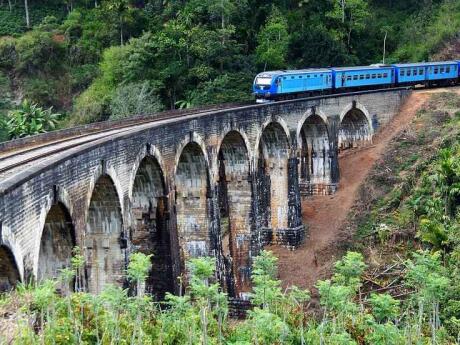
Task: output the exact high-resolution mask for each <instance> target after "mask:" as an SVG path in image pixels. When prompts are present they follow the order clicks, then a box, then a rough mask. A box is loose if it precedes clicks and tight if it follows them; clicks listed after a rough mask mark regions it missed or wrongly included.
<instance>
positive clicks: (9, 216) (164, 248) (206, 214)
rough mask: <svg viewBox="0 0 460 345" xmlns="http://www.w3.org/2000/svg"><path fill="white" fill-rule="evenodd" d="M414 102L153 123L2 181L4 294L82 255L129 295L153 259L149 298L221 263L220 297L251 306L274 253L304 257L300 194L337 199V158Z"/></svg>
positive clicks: (365, 98) (282, 106)
mask: <svg viewBox="0 0 460 345" xmlns="http://www.w3.org/2000/svg"><path fill="white" fill-rule="evenodd" d="M408 93H409V91H407V90H403V89H397V90H394V89H393V90H383V91H370V92H369V91H367V92H358V93H353V94H347V95H334V96H326V97H317V98H309V99H301V100H293V101H285V102H279V103H272V104H264V105H252V106H245V107H240V108H235V109H230V110H220V111H208V112H202V113H198V114H192V115H188V116H184V117H181V118H175V119H166V120H160V121H155V122H148V123H143V124H139V125H138V126H133V127H130V128H129V130H123V131H115V130H114V133H113V134H112V135H109V136H104V137H100V138H99V137H97V136H96V137H95V138H94V140H92V141H88V142H84V143H81V144H79V145H73V146H71V147H69V148H68V149H65V150H62V151H60V152H59V153H56V154H50V155H48V156H47V157H46V158H41V159H38V160H37V161H33V162H32V163H28V164H24V165H20V166H18V167H16V168H15V169H13V170H11V171H8V172H6V173H3V174H2V173H0V289H3V290H5V289H8V288H11V287H12V286H14V284H15V283H16V282H17V281H25V280H31V279H36V280H41V279H44V278H49V277H55V276H56V275H57V274H58V272H59V270H60V269H61V268H63V267H66V266H68V265H69V263H70V258H71V255H72V248H73V247H74V246H75V245H78V246H79V247H80V248H81V249H82V253H83V255H84V256H85V259H86V264H85V269H84V285H85V289H87V290H88V291H90V292H94V293H97V292H100V291H101V290H102V289H103V288H104V286H105V285H107V284H116V285H120V286H123V285H124V284H126V280H125V276H124V270H125V268H126V265H127V261H128V257H129V254H130V253H132V252H135V251H141V252H144V253H149V254H150V253H153V254H154V256H153V258H152V264H153V268H152V270H151V272H150V275H149V277H148V279H147V282H146V288H147V291H149V292H151V293H154V294H155V295H156V296H159V298H161V297H162V296H163V295H164V293H165V292H167V291H171V292H174V291H177V289H178V280H177V279H176V277H178V276H180V275H181V274H183V273H184V271H185V268H184V262H185V261H186V260H187V258H190V257H196V256H203V255H212V256H214V257H216V260H217V275H218V279H220V281H221V283H222V286H223V288H224V289H226V291H228V293H229V295H230V296H233V297H235V298H243V299H244V298H245V296H246V294H247V293H248V292H249V291H250V287H251V286H250V285H251V284H250V265H251V258H252V257H253V256H254V255H256V254H257V253H258V251H259V250H260V249H261V248H262V247H263V246H264V245H266V244H268V243H276V244H279V245H284V246H289V247H290V248H292V249H295V248H296V247H297V246H299V245H300V244H301V243H302V241H304V239H305V238H306V227H307V226H308V219H307V220H305V221H304V222H303V221H302V218H301V193H305V194H329V193H333V192H334V191H335V189H336V188H337V187H338V185H339V181H340V171H339V165H338V155H339V152H340V151H341V150H344V149H349V148H354V147H358V146H362V145H367V144H369V143H371V141H372V136H373V134H374V133H375V132H376V131H377V130H378V128H379V127H380V126H383V125H385V124H386V123H387V122H389V121H390V120H391V118H392V116H393V115H394V114H396V113H397V112H398V110H399V108H400V106H401V104H402V102H403V100H404V98H405V96H406V95H407V94H408ZM56 133H57V134H56ZM56 133H54V134H51V133H49V134H48V135H49V136H51V135H53V136H59V132H56ZM43 137H46V135H45V136H38V137H36V138H32V139H25V140H26V141H25V143H26V144H27V140H29V141H30V145H37V142H39V141H40V140H41V139H40V138H43ZM13 144H14V143H13ZM7 145H8V144H6V146H5V144H4V146H3V147H2V150H4V151H5V148H6V147H7ZM9 145H11V144H9ZM56 145H60V144H59V143H56ZM3 161H4V164H6V163H5V162H7V161H8V160H7V159H6V158H4V159H3ZM0 163H1V156H0ZM0 165H1V164H0ZM331 216H333V210H331Z"/></svg>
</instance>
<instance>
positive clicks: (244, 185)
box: [217, 131, 252, 298]
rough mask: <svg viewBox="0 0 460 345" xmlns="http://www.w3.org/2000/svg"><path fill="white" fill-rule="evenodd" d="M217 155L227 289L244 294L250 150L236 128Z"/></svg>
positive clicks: (248, 245)
mask: <svg viewBox="0 0 460 345" xmlns="http://www.w3.org/2000/svg"><path fill="white" fill-rule="evenodd" d="M217 157H218V164H217V165H218V179H217V181H218V182H217V191H218V193H217V194H218V202H219V212H220V225H221V238H222V248H223V254H224V260H225V264H226V270H227V271H228V273H227V275H226V276H227V282H228V284H227V285H228V293H229V295H230V296H232V297H239V298H245V297H247V295H248V293H249V292H250V291H251V278H250V267H251V259H250V248H251V208H252V185H251V182H250V179H249V172H250V158H249V152H248V147H247V145H246V142H245V140H244V138H243V136H242V135H241V134H240V133H239V132H238V131H229V132H228V133H227V134H226V135H225V136H224V138H223V140H222V142H221V145H220V146H219V150H218V156H217Z"/></svg>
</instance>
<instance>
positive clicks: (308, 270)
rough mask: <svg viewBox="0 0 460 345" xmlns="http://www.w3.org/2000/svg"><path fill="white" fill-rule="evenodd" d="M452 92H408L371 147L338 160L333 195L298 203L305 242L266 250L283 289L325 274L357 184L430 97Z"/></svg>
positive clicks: (309, 285) (310, 282) (306, 284)
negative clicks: (305, 230) (291, 247)
mask: <svg viewBox="0 0 460 345" xmlns="http://www.w3.org/2000/svg"><path fill="white" fill-rule="evenodd" d="M454 90H455V92H457V93H460V89H459V88H455V89H452V88H449V89H447V90H444V89H436V90H428V91H416V92H414V93H412V95H411V96H410V97H409V98H408V100H407V101H406V103H405V104H404V105H403V107H402V108H401V111H400V112H399V114H398V115H397V116H395V117H394V118H393V119H392V121H391V122H390V123H389V124H388V125H387V126H386V127H385V128H383V129H382V131H381V132H379V133H377V134H376V135H375V136H374V140H373V145H372V146H370V147H367V148H364V149H361V150H359V151H352V152H348V153H346V154H345V155H342V156H341V157H340V158H339V164H340V174H341V180H340V186H339V190H338V192H337V193H336V194H335V195H333V196H315V197H310V198H306V199H304V200H302V217H303V219H304V222H306V223H307V224H308V225H309V233H310V237H309V239H307V240H306V243H305V244H304V245H303V246H301V247H300V248H298V249H297V250H295V251H289V250H287V249H285V248H281V247H278V246H270V247H269V248H267V249H269V250H272V251H273V252H274V253H275V255H276V256H277V257H278V258H279V276H280V279H281V280H282V281H283V285H284V287H286V286H289V285H292V284H294V285H297V286H299V287H303V288H309V289H311V288H312V286H313V285H314V283H315V282H316V281H317V280H318V279H321V278H322V277H324V276H325V275H326V274H327V272H328V271H329V268H330V267H331V264H332V263H333V262H334V261H336V260H337V259H338V258H337V257H335V253H334V252H333V250H334V248H335V247H336V246H335V245H336V244H338V242H340V230H341V227H342V225H343V223H344V221H345V220H346V217H347V214H348V211H349V210H350V208H351V207H352V205H353V203H354V200H355V197H356V193H357V191H358V189H359V186H360V184H361V182H362V181H363V180H364V179H365V177H366V175H367V174H368V173H369V171H370V169H371V167H372V166H373V164H374V162H375V161H376V160H377V159H378V158H379V157H381V156H382V154H383V153H384V150H385V148H386V147H387V145H388V143H389V142H390V140H391V139H392V138H393V137H394V136H395V135H396V134H397V133H398V132H400V131H401V130H404V128H406V127H407V126H408V125H409V124H410V122H411V121H412V119H413V118H414V116H415V114H416V112H417V110H418V109H420V107H421V106H422V105H423V104H424V103H425V101H426V100H427V99H428V98H429V97H430V94H432V93H434V92H441V91H454Z"/></svg>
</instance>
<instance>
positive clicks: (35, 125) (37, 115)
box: [6, 100, 60, 139]
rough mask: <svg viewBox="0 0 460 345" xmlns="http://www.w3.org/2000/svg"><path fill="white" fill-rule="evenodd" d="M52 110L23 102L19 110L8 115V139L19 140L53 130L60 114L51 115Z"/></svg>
mask: <svg viewBox="0 0 460 345" xmlns="http://www.w3.org/2000/svg"><path fill="white" fill-rule="evenodd" d="M52 110H53V109H52V108H49V109H46V110H44V109H43V108H40V107H39V106H38V105H37V104H36V103H30V102H29V101H27V100H24V101H23V102H22V104H21V107H20V108H19V109H16V110H13V111H10V112H9V113H8V120H7V122H6V127H7V129H8V134H9V136H10V138H11V139H14V138H21V137H25V136H28V135H34V134H39V133H44V132H47V131H49V130H53V129H55V128H56V125H57V123H58V121H59V117H60V114H56V113H53V111H52Z"/></svg>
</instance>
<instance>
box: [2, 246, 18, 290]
mask: <svg viewBox="0 0 460 345" xmlns="http://www.w3.org/2000/svg"><path fill="white" fill-rule="evenodd" d="M20 281H21V277H20V275H19V270H18V266H17V264H16V260H15V258H14V255H13V252H12V251H11V250H10V248H8V247H7V246H6V245H4V244H1V245H0V292H7V291H10V290H12V289H14V288H15V287H16V284H17V283H18V282H20Z"/></svg>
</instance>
